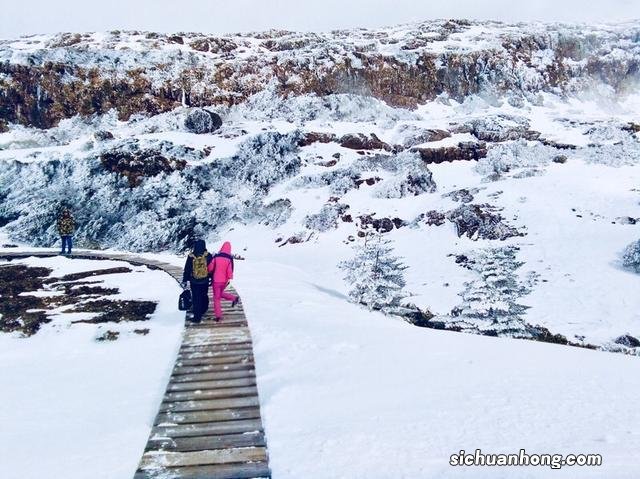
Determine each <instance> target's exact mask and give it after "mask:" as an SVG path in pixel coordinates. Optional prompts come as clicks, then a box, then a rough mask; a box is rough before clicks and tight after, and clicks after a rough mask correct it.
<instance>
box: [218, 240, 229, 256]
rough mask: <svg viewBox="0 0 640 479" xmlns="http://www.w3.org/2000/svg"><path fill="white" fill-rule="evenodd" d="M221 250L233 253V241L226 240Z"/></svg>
mask: <svg viewBox="0 0 640 479" xmlns="http://www.w3.org/2000/svg"><path fill="white" fill-rule="evenodd" d="M220 252H221V253H227V254H231V243H229V242H228V241H225V242H224V244H223V245H222V248H220Z"/></svg>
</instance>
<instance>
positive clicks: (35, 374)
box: [0, 257, 184, 479]
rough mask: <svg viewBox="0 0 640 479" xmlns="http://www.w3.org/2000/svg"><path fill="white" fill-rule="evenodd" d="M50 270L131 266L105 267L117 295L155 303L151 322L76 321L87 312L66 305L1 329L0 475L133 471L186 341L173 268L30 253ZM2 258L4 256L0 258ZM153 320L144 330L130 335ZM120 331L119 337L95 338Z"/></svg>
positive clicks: (32, 477)
mask: <svg viewBox="0 0 640 479" xmlns="http://www.w3.org/2000/svg"><path fill="white" fill-rule="evenodd" d="M16 262H20V263H25V264H28V265H31V266H44V267H47V268H51V269H53V273H52V275H53V276H61V275H64V274H68V273H76V272H80V271H88V270H95V269H106V268H112V267H119V266H130V268H131V269H132V270H133V272H132V273H121V274H111V275H100V276H97V277H96V278H95V280H104V284H103V285H102V286H105V287H117V288H119V289H120V293H119V294H118V295H115V296H110V298H114V299H140V300H149V301H156V302H158V305H157V308H156V311H155V313H154V314H153V316H152V318H151V319H150V320H149V321H143V322H131V323H118V324H115V323H106V324H104V325H100V326H98V325H94V324H75V325H71V324H70V322H71V321H75V320H79V319H85V318H87V317H90V316H89V314H90V313H66V314H65V313H62V312H61V313H60V314H57V315H55V317H54V319H53V321H52V322H51V323H49V324H45V325H43V326H42V328H41V330H40V331H39V332H37V333H36V334H35V335H34V336H31V337H29V338H21V337H18V335H17V334H0V364H2V366H1V367H0V384H1V385H2V386H1V388H0V390H1V391H2V393H1V398H0V424H2V433H1V434H0V477H2V478H3V479H42V478H44V477H50V478H67V479H88V478H92V479H98V478H104V479H119V478H123V479H124V478H131V477H132V476H133V473H134V472H135V470H136V468H137V465H138V462H139V460H140V456H141V455H142V451H143V450H144V446H145V444H146V442H147V438H148V435H149V431H150V430H151V426H152V424H153V419H154V418H155V415H156V413H157V410H158V406H159V404H160V401H161V398H162V396H163V394H164V390H165V386H166V382H167V380H168V378H169V375H170V373H171V369H172V367H173V362H174V359H175V356H176V354H177V350H178V347H179V344H180V338H181V331H182V325H183V320H184V316H183V314H182V313H180V312H178V311H176V309H175V298H177V295H178V291H179V290H180V288H179V286H178V285H177V284H176V283H175V281H174V280H173V279H172V278H171V277H169V276H168V275H167V274H165V273H163V272H161V271H153V270H150V269H147V268H146V267H138V266H131V265H129V264H128V263H124V262H120V261H94V260H79V259H74V260H70V259H67V258H64V257H55V258H44V259H40V258H29V259H25V260H20V261H15V262H12V263H13V264H15V263H16ZM0 264H4V262H2V263H0ZM135 328H149V329H150V332H149V334H147V335H146V336H142V335H138V334H134V333H133V329H135ZM106 329H109V330H112V331H119V332H120V337H119V338H118V339H117V340H116V341H104V342H101V343H100V342H96V341H95V338H96V337H97V336H99V333H101V332H104V330H106Z"/></svg>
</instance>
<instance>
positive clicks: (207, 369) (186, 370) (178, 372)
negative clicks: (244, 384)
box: [171, 363, 254, 381]
mask: <svg viewBox="0 0 640 479" xmlns="http://www.w3.org/2000/svg"><path fill="white" fill-rule="evenodd" d="M253 369H254V365H253V363H239V364H205V365H202V366H176V367H174V368H173V373H172V374H173V375H172V379H171V380H172V381H173V380H174V379H177V378H179V377H180V376H185V375H191V374H202V373H224V372H228V371H249V370H253ZM211 379H213V378H211Z"/></svg>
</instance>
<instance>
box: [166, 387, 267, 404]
mask: <svg viewBox="0 0 640 479" xmlns="http://www.w3.org/2000/svg"><path fill="white" fill-rule="evenodd" d="M257 395H258V389H257V388H256V386H255V385H254V386H240V387H233V388H224V389H198V390H196V391H179V392H168V393H165V395H164V401H165V402H178V401H202V400H203V399H228V398H236V397H248V396H257Z"/></svg>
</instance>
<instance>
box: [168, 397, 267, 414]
mask: <svg viewBox="0 0 640 479" xmlns="http://www.w3.org/2000/svg"><path fill="white" fill-rule="evenodd" d="M259 406H260V401H259V400H258V397H257V396H249V397H239V398H226V399H205V400H202V401H178V402H163V403H162V404H161V405H160V412H191V411H207V410H214V409H235V408H242V407H259Z"/></svg>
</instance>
